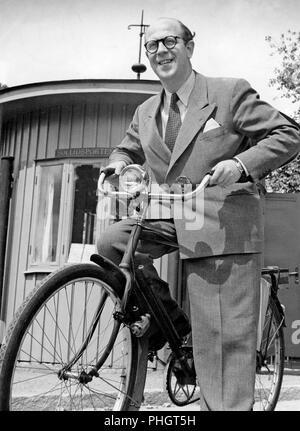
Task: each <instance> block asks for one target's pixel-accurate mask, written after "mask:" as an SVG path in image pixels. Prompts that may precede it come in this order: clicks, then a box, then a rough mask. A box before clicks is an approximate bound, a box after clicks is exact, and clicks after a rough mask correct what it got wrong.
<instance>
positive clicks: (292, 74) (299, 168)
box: [266, 30, 300, 193]
mask: <svg viewBox="0 0 300 431" xmlns="http://www.w3.org/2000/svg"><path fill="white" fill-rule="evenodd" d="M266 41H267V42H268V43H269V45H270V47H271V49H272V52H271V54H270V55H272V56H273V55H277V56H279V58H280V65H279V66H278V67H276V68H275V69H274V75H275V76H274V77H273V78H271V79H270V81H269V85H270V86H272V87H276V89H277V90H278V91H280V92H281V97H284V98H287V99H290V100H291V102H292V103H295V112H294V114H293V119H294V120H295V121H297V122H298V123H300V103H299V102H300V32H296V31H291V30H288V31H287V33H286V34H281V36H280V40H279V42H278V41H277V42H276V41H275V40H274V39H273V38H272V37H271V36H266ZM266 189H267V190H268V191H273V192H281V193H286V192H290V193H291V192H292V193H294V192H299V191H300V156H298V157H297V158H296V159H294V160H293V161H292V162H290V163H289V164H287V165H285V166H283V167H281V168H279V169H277V170H275V171H273V172H272V173H271V174H270V175H269V176H268V177H267V178H266Z"/></svg>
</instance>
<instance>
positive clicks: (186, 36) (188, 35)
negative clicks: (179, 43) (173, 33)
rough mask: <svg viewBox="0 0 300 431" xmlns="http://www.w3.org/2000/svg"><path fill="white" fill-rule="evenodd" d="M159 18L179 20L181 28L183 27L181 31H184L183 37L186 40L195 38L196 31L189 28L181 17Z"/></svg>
mask: <svg viewBox="0 0 300 431" xmlns="http://www.w3.org/2000/svg"><path fill="white" fill-rule="evenodd" d="M159 19H165V20H172V21H177V22H178V24H179V25H180V28H181V31H182V38H183V39H184V40H185V42H189V41H190V40H193V39H194V37H195V35H196V33H195V32H191V30H190V29H189V28H187V26H186V25H184V24H183V22H181V21H179V19H175V18H164V17H161V18H159Z"/></svg>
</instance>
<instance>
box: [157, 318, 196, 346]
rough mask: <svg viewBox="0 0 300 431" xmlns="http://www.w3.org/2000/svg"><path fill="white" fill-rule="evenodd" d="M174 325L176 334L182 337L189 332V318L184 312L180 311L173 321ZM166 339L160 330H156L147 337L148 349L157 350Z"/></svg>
mask: <svg viewBox="0 0 300 431" xmlns="http://www.w3.org/2000/svg"><path fill="white" fill-rule="evenodd" d="M173 323H174V326H175V328H176V330H177V332H178V335H179V336H180V337H181V338H183V337H185V336H186V335H188V334H189V333H190V332H191V329H192V328H191V325H190V322H189V319H188V317H187V315H186V314H185V313H183V312H182V314H180V315H179V316H178V317H177V318H176V319H175V321H174V322H173ZM166 342H167V340H166V339H165V337H164V336H163V334H162V332H161V331H157V332H155V333H154V334H152V335H151V336H150V337H149V350H152V351H158V350H160V349H162V348H163V347H164V345H165V344H166Z"/></svg>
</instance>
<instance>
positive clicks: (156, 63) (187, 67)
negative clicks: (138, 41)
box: [145, 19, 194, 91]
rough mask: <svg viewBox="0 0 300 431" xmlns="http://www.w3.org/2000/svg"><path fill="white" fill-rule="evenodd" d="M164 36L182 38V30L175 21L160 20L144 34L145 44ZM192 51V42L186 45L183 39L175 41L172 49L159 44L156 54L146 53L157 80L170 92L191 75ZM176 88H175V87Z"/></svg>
mask: <svg viewBox="0 0 300 431" xmlns="http://www.w3.org/2000/svg"><path fill="white" fill-rule="evenodd" d="M166 36H179V37H182V30H181V27H180V25H179V23H178V22H177V21H176V20H168V19H165V20H164V19H161V20H159V21H157V22H156V23H155V24H153V25H151V26H150V27H149V28H148V30H147V32H146V34H145V42H148V41H149V40H159V39H163V38H164V37H166ZM193 49H194V43H193V41H189V42H188V43H186V42H185V41H184V40H183V39H181V38H179V39H177V43H176V45H175V46H174V48H172V49H170V48H166V47H165V46H164V44H163V43H162V42H159V45H158V49H157V51H156V53H154V54H150V53H148V52H146V55H147V57H148V59H149V62H150V65H151V67H152V69H153V71H154V72H155V74H156V75H157V76H158V77H159V79H160V80H161V81H162V82H163V83H164V84H166V85H167V86H168V84H169V85H170V86H171V87H172V89H171V90H172V91H176V90H177V89H178V88H179V87H180V86H181V85H182V84H183V82H184V81H185V80H186V79H187V78H188V76H189V74H190V73H191V70H192V69H191V64H190V58H191V57H192V54H193ZM177 86H178V88H175V87H177Z"/></svg>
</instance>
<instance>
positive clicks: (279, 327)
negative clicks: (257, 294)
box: [254, 297, 284, 411]
mask: <svg viewBox="0 0 300 431" xmlns="http://www.w3.org/2000/svg"><path fill="white" fill-rule="evenodd" d="M283 321H284V317H283V316H282V315H281V313H280V312H279V310H278V307H277V306H276V303H275V302H274V299H273V298H272V297H270V298H269V304H268V307H267V311H266V317H265V322H264V326H263V331H262V339H261V345H260V350H259V351H258V352H257V356H256V381H255V404H254V410H264V411H271V410H274V409H275V406H276V404H277V401H278V397H279V394H280V389H281V385H282V378H283V372H284V335H283Z"/></svg>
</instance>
